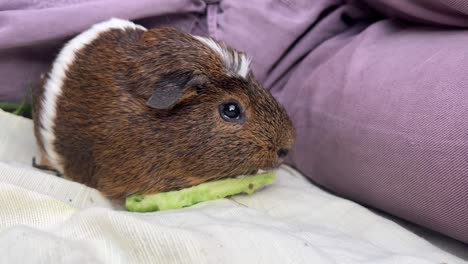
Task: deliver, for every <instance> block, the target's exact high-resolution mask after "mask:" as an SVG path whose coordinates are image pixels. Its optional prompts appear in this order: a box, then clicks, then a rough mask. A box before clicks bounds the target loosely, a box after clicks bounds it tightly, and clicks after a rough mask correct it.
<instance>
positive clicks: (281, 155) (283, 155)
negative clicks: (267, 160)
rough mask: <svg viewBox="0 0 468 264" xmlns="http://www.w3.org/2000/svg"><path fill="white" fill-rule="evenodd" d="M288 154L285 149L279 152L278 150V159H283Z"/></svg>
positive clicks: (287, 150)
mask: <svg viewBox="0 0 468 264" xmlns="http://www.w3.org/2000/svg"><path fill="white" fill-rule="evenodd" d="M288 153H289V149H285V148H282V149H280V150H278V157H279V158H284V157H286V156H287V155H288Z"/></svg>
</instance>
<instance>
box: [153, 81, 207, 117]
mask: <svg viewBox="0 0 468 264" xmlns="http://www.w3.org/2000/svg"><path fill="white" fill-rule="evenodd" d="M204 81H205V78H203V76H199V75H195V74H193V72H172V73H169V74H166V75H164V76H162V77H161V78H160V80H159V81H158V82H157V83H156V88H155V90H154V92H153V95H151V97H150V98H149V99H148V101H146V105H147V106H149V107H151V108H154V109H158V110H163V109H166V110H167V109H172V108H173V107H174V106H175V105H176V104H177V103H179V102H180V101H182V100H183V99H184V98H187V97H189V96H191V95H193V94H195V92H194V91H193V90H192V91H191V89H190V88H191V87H194V86H197V85H201V84H203V82H204Z"/></svg>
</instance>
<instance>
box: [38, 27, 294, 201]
mask: <svg viewBox="0 0 468 264" xmlns="http://www.w3.org/2000/svg"><path fill="white" fill-rule="evenodd" d="M249 62H250V61H249V59H248V57H247V56H246V55H245V54H243V53H240V52H237V51H235V50H234V49H232V48H230V47H227V46H225V45H224V44H222V43H220V42H218V41H215V40H213V39H211V38H205V37H200V36H193V35H190V34H187V33H183V32H180V31H178V30H176V29H173V28H166V27H165V28H157V29H151V30H147V29H145V28H143V27H141V26H138V25H135V24H133V23H132V22H130V21H126V20H120V19H111V20H108V21H106V22H102V23H99V24H96V25H94V26H93V27H91V28H90V29H89V30H87V31H85V32H83V33H81V34H80V35H78V36H76V37H75V38H73V39H72V40H71V41H70V42H68V43H67V44H66V45H65V46H64V47H63V49H62V50H61V51H60V53H59V54H58V56H57V58H56V60H55V61H54V63H53V65H52V68H51V70H50V71H49V72H48V73H47V74H46V75H45V76H44V77H43V79H42V81H41V84H40V85H39V86H38V87H37V89H36V90H35V92H34V97H33V120H34V132H35V136H36V139H37V142H38V145H39V147H40V149H41V162H40V163H41V165H43V166H49V167H51V168H54V169H55V170H57V171H58V172H60V173H62V174H63V175H64V176H65V178H68V179H71V180H74V181H77V182H80V183H83V184H86V185H88V186H90V187H94V188H96V189H98V190H99V191H101V192H102V193H103V194H104V195H106V196H108V197H110V198H122V197H125V196H126V195H129V194H132V193H136V192H145V193H155V192H165V191H170V190H176V189H181V188H186V187H190V186H193V185H196V184H199V183H202V182H205V181H208V180H214V179H219V178H223V177H233V176H237V175H242V174H248V173H255V172H256V171H258V170H259V169H263V170H269V169H272V168H275V167H277V166H278V165H279V164H280V163H281V162H282V160H283V158H284V157H285V156H286V154H287V153H288V150H289V149H290V148H291V147H292V145H293V141H294V134H295V132H294V129H293V126H292V124H291V121H290V119H289V117H288V115H287V114H286V112H285V110H284V109H283V107H282V106H281V105H280V104H279V103H278V102H277V101H276V100H275V99H274V98H273V96H272V95H271V94H270V93H269V92H267V91H266V90H264V89H263V88H262V86H261V85H260V84H259V83H258V82H257V81H256V80H255V79H254V76H253V75H252V72H251V70H250V69H249Z"/></svg>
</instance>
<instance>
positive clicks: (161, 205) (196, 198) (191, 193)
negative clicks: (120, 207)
mask: <svg viewBox="0 0 468 264" xmlns="http://www.w3.org/2000/svg"><path fill="white" fill-rule="evenodd" d="M275 181H276V177H275V174H274V173H273V172H268V173H262V174H257V175H253V176H241V177H237V178H229V179H222V180H217V181H210V182H205V183H202V184H199V185H196V186H193V187H190V188H186V189H182V190H179V191H172V192H164V193H157V194H148V195H144V194H133V195H130V196H128V197H127V199H126V201H125V207H126V208H127V210H128V211H132V212H153V211H160V210H169V209H179V208H183V207H187V206H191V205H194V204H196V203H200V202H204V201H209V200H216V199H221V198H225V197H228V196H232V195H235V194H240V193H247V194H252V193H253V192H255V191H256V190H257V189H258V188H260V187H263V186H264V185H267V184H271V183H274V182H275Z"/></svg>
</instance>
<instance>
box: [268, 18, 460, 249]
mask: <svg viewBox="0 0 468 264" xmlns="http://www.w3.org/2000/svg"><path fill="white" fill-rule="evenodd" d="M466 43H468V34H467V32H466V31H462V30H459V31H443V30H435V29H430V28H422V27H410V26H404V25H399V24H396V23H393V22H391V21H388V20H385V21H380V22H377V23H374V24H373V25H372V26H370V27H368V28H366V29H365V30H364V31H362V32H360V33H356V34H355V35H353V36H349V35H348V33H343V34H340V35H338V36H336V37H334V38H331V39H329V40H328V41H326V42H324V43H323V44H322V45H321V46H320V47H319V48H317V49H316V50H315V51H314V52H312V53H310V54H309V55H308V56H307V57H306V58H305V59H304V60H303V61H302V62H301V63H300V64H299V66H297V68H296V69H295V70H294V73H293V74H291V76H290V77H289V79H288V80H287V82H286V83H285V85H284V88H283V89H281V90H278V91H277V92H276V93H275V94H276V96H277V97H278V98H280V100H281V101H282V102H283V103H284V104H285V105H287V107H288V110H289V112H290V114H291V116H292V118H293V121H294V123H295V125H296V126H297V131H298V143H297V146H296V148H295V150H294V151H293V153H292V156H291V160H292V163H293V165H294V166H296V167H297V168H299V169H300V170H302V171H303V172H304V173H305V174H306V175H308V176H309V177H310V178H311V179H312V180H313V181H315V182H316V183H318V184H319V185H322V186H324V187H325V188H327V189H330V190H332V191H334V192H336V193H338V194H340V195H343V196H345V197H347V198H350V199H352V200H355V201H358V202H361V203H364V204H366V205H369V206H372V207H375V208H378V209H380V210H383V211H385V212H389V213H391V214H393V215H396V216H399V217H401V218H404V219H407V220H409V221H411V222H414V223H418V224H420V225H423V226H426V227H429V228H431V229H433V230H437V231H439V232H442V233H444V234H448V235H450V236H452V237H454V238H457V239H460V240H462V241H465V242H468V74H467V70H466V69H467V68H468V61H467V58H468V48H467V46H466Z"/></svg>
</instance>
